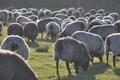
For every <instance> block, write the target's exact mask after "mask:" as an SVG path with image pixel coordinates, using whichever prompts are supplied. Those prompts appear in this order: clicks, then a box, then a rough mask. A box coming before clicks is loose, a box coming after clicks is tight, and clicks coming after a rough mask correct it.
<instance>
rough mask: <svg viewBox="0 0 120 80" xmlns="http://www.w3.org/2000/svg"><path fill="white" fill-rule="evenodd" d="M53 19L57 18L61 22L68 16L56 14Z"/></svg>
mask: <svg viewBox="0 0 120 80" xmlns="http://www.w3.org/2000/svg"><path fill="white" fill-rule="evenodd" d="M55 17H58V18H60V19H62V20H64V19H66V18H68V16H67V15H66V14H56V15H55Z"/></svg>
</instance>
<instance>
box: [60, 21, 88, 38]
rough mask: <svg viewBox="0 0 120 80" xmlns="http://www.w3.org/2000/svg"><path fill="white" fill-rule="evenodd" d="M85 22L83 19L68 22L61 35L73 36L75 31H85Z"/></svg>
mask: <svg viewBox="0 0 120 80" xmlns="http://www.w3.org/2000/svg"><path fill="white" fill-rule="evenodd" d="M85 29H86V28H85V23H84V22H83V21H73V22H71V23H68V24H67V25H66V27H65V28H64V30H62V32H61V37H66V36H71V35H72V34H73V33H74V32H75V31H85Z"/></svg>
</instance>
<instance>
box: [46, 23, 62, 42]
mask: <svg viewBox="0 0 120 80" xmlns="http://www.w3.org/2000/svg"><path fill="white" fill-rule="evenodd" d="M59 32H60V26H59V25H58V24H57V23H56V22H49V23H48V24H47V25H46V33H47V34H46V38H47V39H48V36H49V34H50V35H51V39H52V40H54V39H55V40H56V35H57V34H58V33H59Z"/></svg>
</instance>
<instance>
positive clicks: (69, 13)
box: [66, 7, 76, 16]
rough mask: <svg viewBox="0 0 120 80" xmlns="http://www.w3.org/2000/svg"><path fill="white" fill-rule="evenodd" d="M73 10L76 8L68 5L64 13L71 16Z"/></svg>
mask: <svg viewBox="0 0 120 80" xmlns="http://www.w3.org/2000/svg"><path fill="white" fill-rule="evenodd" d="M74 11H76V9H75V8H74V7H70V8H69V9H68V10H67V13H66V14H67V16H71V15H72V13H73V12H74Z"/></svg>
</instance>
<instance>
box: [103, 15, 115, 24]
mask: <svg viewBox="0 0 120 80" xmlns="http://www.w3.org/2000/svg"><path fill="white" fill-rule="evenodd" d="M106 19H108V20H110V21H111V22H112V24H113V23H114V19H113V18H112V17H111V16H104V17H103V20H106Z"/></svg>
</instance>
